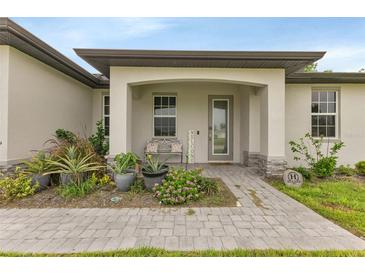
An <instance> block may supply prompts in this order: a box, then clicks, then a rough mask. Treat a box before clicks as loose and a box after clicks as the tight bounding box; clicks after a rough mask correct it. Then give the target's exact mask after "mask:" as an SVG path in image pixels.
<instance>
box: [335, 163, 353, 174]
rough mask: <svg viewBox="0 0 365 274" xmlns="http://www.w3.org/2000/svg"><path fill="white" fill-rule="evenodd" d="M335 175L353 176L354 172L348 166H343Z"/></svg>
mask: <svg viewBox="0 0 365 274" xmlns="http://www.w3.org/2000/svg"><path fill="white" fill-rule="evenodd" d="M336 173H337V174H338V175H344V176H353V175H354V174H355V173H356V172H355V170H354V169H353V168H351V167H350V166H349V165H347V166H344V165H340V166H339V167H338V168H337V170H336Z"/></svg>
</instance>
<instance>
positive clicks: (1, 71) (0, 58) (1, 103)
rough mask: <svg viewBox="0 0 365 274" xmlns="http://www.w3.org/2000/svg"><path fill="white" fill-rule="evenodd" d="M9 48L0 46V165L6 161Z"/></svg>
mask: <svg viewBox="0 0 365 274" xmlns="http://www.w3.org/2000/svg"><path fill="white" fill-rule="evenodd" d="M8 79H9V47H8V46H0V164H1V163H2V162H5V161H6V159H7V145H6V144H7V143H8V83H9V81H8Z"/></svg>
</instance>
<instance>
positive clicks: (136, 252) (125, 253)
mask: <svg viewBox="0 0 365 274" xmlns="http://www.w3.org/2000/svg"><path fill="white" fill-rule="evenodd" d="M0 257H365V251H364V250H362V251H355V250H321V251H301V250H274V249H265V250H255V249H254V250H247V249H234V250H226V251H217V250H205V251H167V250H164V249H158V248H151V247H142V248H136V249H125V250H116V251H106V252H81V253H70V254H64V253H63V254H62V253H61V254H56V253H16V252H0Z"/></svg>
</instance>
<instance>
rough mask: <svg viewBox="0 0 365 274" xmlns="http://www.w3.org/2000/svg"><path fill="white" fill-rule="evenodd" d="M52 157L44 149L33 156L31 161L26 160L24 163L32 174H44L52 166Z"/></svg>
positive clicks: (27, 170)
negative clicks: (50, 161)
mask: <svg viewBox="0 0 365 274" xmlns="http://www.w3.org/2000/svg"><path fill="white" fill-rule="evenodd" d="M51 159H52V157H51V156H50V155H48V154H46V153H44V152H43V151H40V152H38V153H37V154H36V155H34V156H33V157H32V159H31V160H30V161H24V162H23V164H24V165H25V166H26V169H25V171H26V172H27V173H31V174H44V173H46V172H49V171H50V170H51V169H52V167H51V165H50V163H49V160H51Z"/></svg>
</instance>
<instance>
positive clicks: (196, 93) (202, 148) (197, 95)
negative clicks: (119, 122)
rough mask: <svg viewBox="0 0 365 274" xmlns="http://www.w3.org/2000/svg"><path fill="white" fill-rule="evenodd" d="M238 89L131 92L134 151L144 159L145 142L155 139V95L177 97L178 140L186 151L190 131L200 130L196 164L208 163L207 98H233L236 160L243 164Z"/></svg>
mask: <svg viewBox="0 0 365 274" xmlns="http://www.w3.org/2000/svg"><path fill="white" fill-rule="evenodd" d="M243 92H244V91H241V90H240V89H239V88H238V85H232V84H224V83H209V82H207V83H203V82H178V83H166V84H152V85H144V86H139V87H135V88H132V101H133V106H132V110H133V111H132V121H133V122H132V150H133V151H134V152H136V153H138V154H139V155H141V156H142V155H143V149H144V146H145V144H146V141H148V140H151V138H152V137H153V94H174V95H176V96H177V138H178V139H179V140H181V141H182V142H183V145H184V152H185V151H186V148H187V139H188V131H189V130H190V129H195V130H199V132H200V134H199V135H198V136H196V138H195V161H196V162H198V163H202V162H207V161H208V95H233V104H234V106H233V111H234V114H233V116H234V117H233V125H234V129H233V136H234V137H233V142H234V143H233V150H234V151H233V152H234V153H233V158H234V162H240V152H241V141H240V140H241V134H240V130H241V117H240V111H241V110H242V108H241V106H240V100H241V99H240V95H241V93H243Z"/></svg>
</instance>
